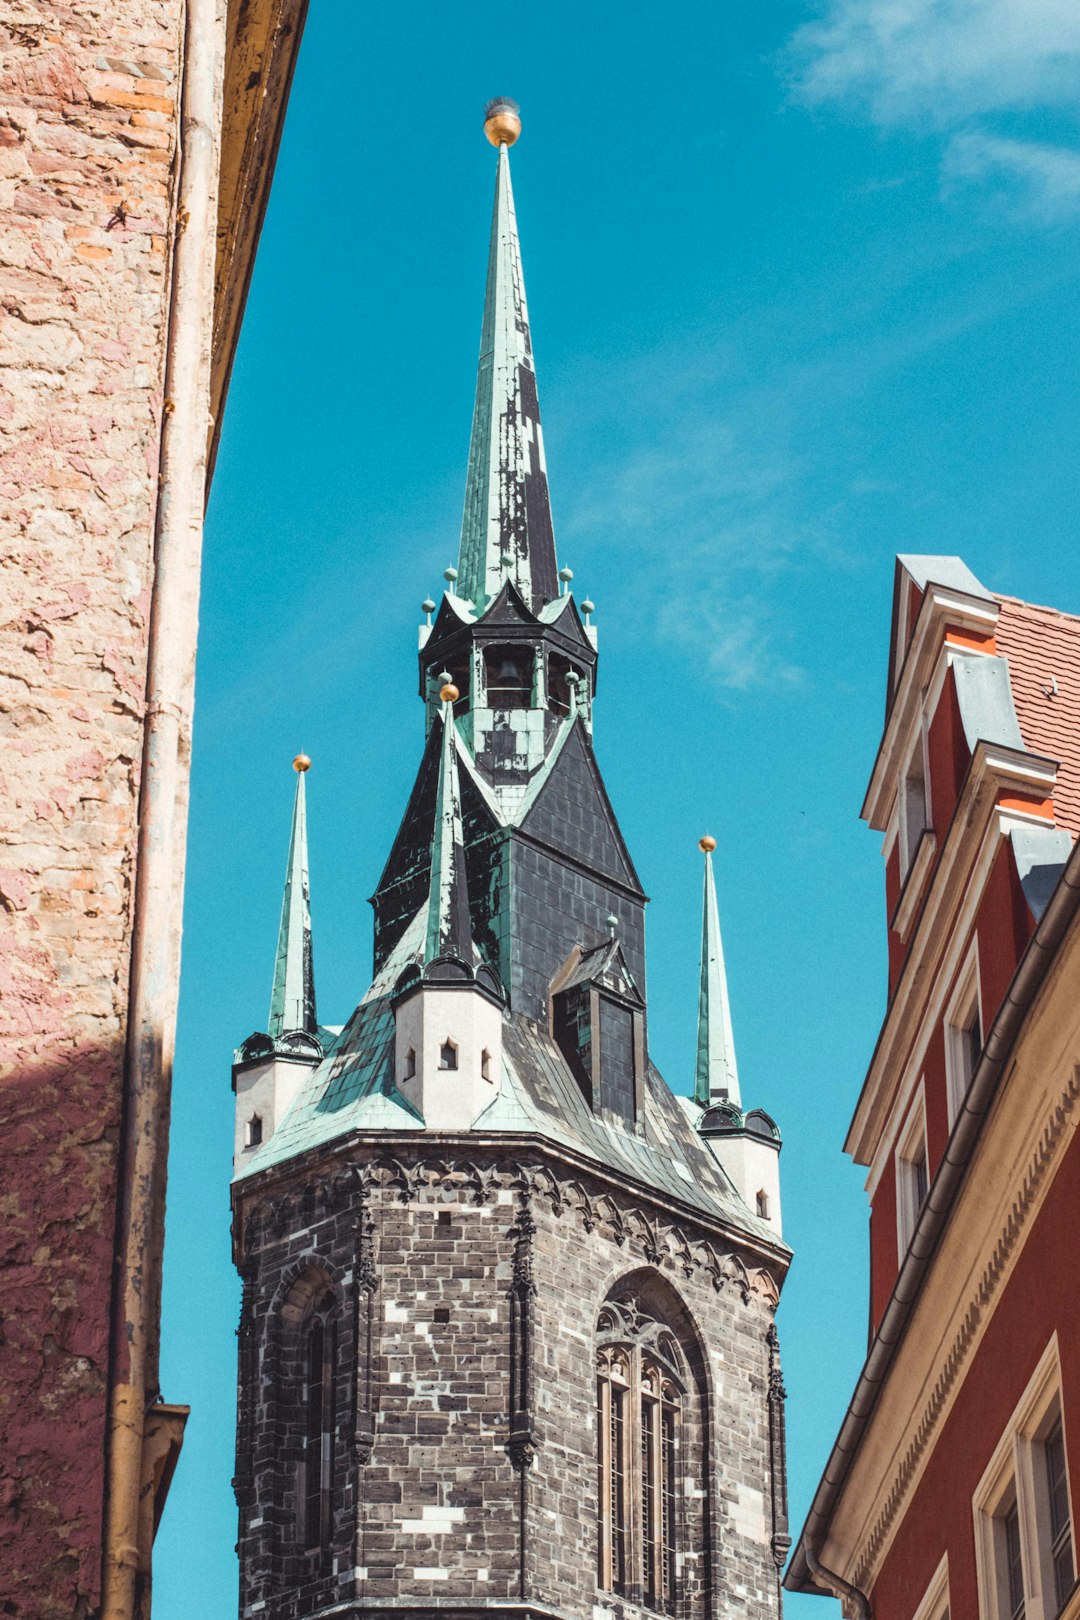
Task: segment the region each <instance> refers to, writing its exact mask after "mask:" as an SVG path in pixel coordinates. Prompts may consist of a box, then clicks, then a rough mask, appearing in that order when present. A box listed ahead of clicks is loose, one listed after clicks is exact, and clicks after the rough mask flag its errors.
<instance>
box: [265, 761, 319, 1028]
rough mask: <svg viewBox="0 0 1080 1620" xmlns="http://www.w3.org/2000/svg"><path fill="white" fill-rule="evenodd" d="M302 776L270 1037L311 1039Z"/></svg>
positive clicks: (276, 962) (308, 901)
mask: <svg viewBox="0 0 1080 1620" xmlns="http://www.w3.org/2000/svg"><path fill="white" fill-rule="evenodd" d="M304 776H305V773H304V772H302V771H299V772H297V777H296V798H295V800H294V802H293V817H292V832H291V834H290V836H289V863H288V866H287V867H286V869H285V895H284V898H283V900H282V902H281V923H280V925H279V927H278V942H277V956H276V957H275V959H274V988H273V991H272V992H271V995H270V1019H269V1022H268V1023H267V1026H266V1032H267V1034H268V1035H271V1036H273V1038H274V1039H275V1040H279V1039H280V1038H281V1036H282V1035H286V1034H291V1033H293V1032H295V1031H296V1030H304V1031H305V1032H306V1033H307V1034H309V1035H314V1034H315V1032H316V1030H317V1028H318V1025H317V1023H316V1020H315V968H314V964H313V961H312V952H311V891H310V888H309V885H308V851H307V800H306V798H305V792H304Z"/></svg>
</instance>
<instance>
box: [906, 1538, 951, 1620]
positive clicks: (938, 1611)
mask: <svg viewBox="0 0 1080 1620" xmlns="http://www.w3.org/2000/svg"><path fill="white" fill-rule="evenodd" d="M911 1620H949V1555H948V1553H943V1554H942V1558H941V1563H940V1564H939V1565H938V1567H937V1569H935V1571H934V1573H933V1575H931V1577H930V1584H929V1585H928V1586H927V1588H926V1591H925V1592H924V1593H923V1595H922V1598H921V1600H920V1602H919V1607H918V1608H917V1609H916V1610H915V1613H914V1614H913V1615H912V1617H911Z"/></svg>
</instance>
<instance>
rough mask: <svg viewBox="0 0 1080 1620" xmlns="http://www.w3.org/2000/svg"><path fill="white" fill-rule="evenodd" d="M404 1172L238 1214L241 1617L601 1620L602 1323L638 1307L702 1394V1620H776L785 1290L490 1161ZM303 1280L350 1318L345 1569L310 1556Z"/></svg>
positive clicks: (697, 1465)
mask: <svg viewBox="0 0 1080 1620" xmlns="http://www.w3.org/2000/svg"><path fill="white" fill-rule="evenodd" d="M395 1146H396V1148H397V1149H398V1150H400V1151H401V1159H400V1160H393V1161H391V1160H388V1159H384V1160H382V1161H381V1162H380V1161H379V1160H375V1161H373V1160H372V1159H371V1158H370V1156H365V1155H364V1154H363V1152H362V1150H361V1152H360V1153H358V1154H357V1155H356V1156H355V1157H354V1158H353V1159H352V1162H351V1163H345V1162H343V1159H342V1158H340V1157H339V1158H336V1159H335V1161H334V1163H333V1164H332V1165H331V1166H329V1167H320V1166H319V1165H317V1164H310V1165H307V1166H304V1167H299V1166H298V1167H296V1168H295V1170H294V1171H293V1172H292V1175H293V1177H294V1178H296V1179H293V1180H292V1184H291V1185H289V1184H285V1185H281V1186H279V1187H278V1188H277V1189H273V1190H271V1191H270V1192H269V1195H268V1196H266V1197H263V1196H261V1195H260V1189H259V1188H258V1187H257V1186H256V1187H250V1188H247V1189H243V1190H241V1192H240V1196H239V1210H238V1214H239V1223H240V1230H241V1234H242V1237H241V1267H242V1270H243V1273H244V1276H245V1307H244V1315H243V1320H242V1323H241V1335H240V1417H239V1433H238V1466H237V1495H238V1499H239V1503H240V1556H241V1612H242V1613H244V1614H250V1613H252V1612H256V1611H257V1612H259V1613H263V1612H265V1613H266V1614H267V1615H268V1616H270V1617H271V1620H297V1617H301V1616H304V1615H308V1614H310V1613H312V1612H313V1611H314V1610H315V1609H317V1608H319V1607H320V1606H321V1605H325V1604H328V1603H331V1602H340V1603H344V1604H346V1605H347V1604H348V1603H349V1600H350V1599H362V1601H363V1605H364V1612H365V1613H367V1612H373V1613H379V1612H381V1611H380V1601H382V1602H385V1603H386V1604H387V1605H388V1606H389V1605H391V1604H392V1605H394V1609H395V1612H398V1613H400V1612H401V1610H402V1606H404V1608H405V1610H406V1611H407V1612H409V1613H410V1614H413V1615H414V1616H419V1615H422V1614H427V1613H430V1612H433V1608H432V1605H433V1603H434V1601H435V1600H437V1601H438V1602H439V1604H440V1605H441V1606H445V1605H447V1604H451V1605H455V1606H456V1607H457V1609H458V1612H460V1613H462V1614H466V1613H469V1612H471V1605H474V1604H479V1603H480V1602H481V1601H483V1602H485V1603H486V1604H487V1605H489V1606H490V1605H492V1604H494V1605H496V1606H497V1605H498V1604H499V1603H500V1602H501V1601H507V1602H509V1601H520V1600H521V1599H522V1598H524V1599H525V1601H526V1602H532V1603H542V1604H547V1605H549V1606H551V1607H552V1608H554V1609H556V1610H558V1611H559V1612H560V1613H563V1614H566V1615H569V1616H574V1617H575V1620H576V1617H580V1620H591V1616H592V1614H593V1608H594V1604H595V1602H596V1567H597V1517H596V1501H597V1488H596V1469H597V1461H596V1443H597V1441H596V1418H595V1401H596V1359H595V1358H596V1327H597V1317H598V1313H599V1311H600V1308H601V1306H602V1305H603V1303H604V1301H605V1300H606V1299H607V1298H608V1296H609V1295H610V1294H611V1292H612V1290H613V1289H615V1290H616V1291H618V1287H619V1285H620V1283H622V1284H627V1283H628V1282H629V1283H630V1284H631V1285H632V1286H633V1288H634V1290H635V1291H636V1292H639V1293H640V1294H641V1295H642V1297H643V1298H646V1299H650V1300H653V1301H655V1302H657V1304H656V1308H657V1309H658V1310H659V1311H660V1312H661V1314H662V1315H663V1316H664V1318H665V1320H666V1321H667V1322H668V1323H669V1325H670V1326H672V1327H673V1329H674V1331H675V1332H676V1334H677V1335H678V1337H679V1339H680V1342H681V1343H682V1344H683V1346H684V1347H685V1352H686V1356H687V1362H688V1365H689V1367H690V1370H691V1379H690V1384H689V1386H688V1399H687V1405H686V1410H685V1413H684V1429H683V1442H682V1458H683V1463H682V1468H683V1473H682V1477H681V1479H680V1499H681V1511H682V1513H683V1530H682V1535H681V1540H682V1543H683V1556H682V1559H681V1568H680V1578H679V1584H680V1591H681V1596H680V1602H679V1607H678V1611H677V1612H678V1615H679V1617H680V1620H706V1617H709V1620H712V1617H714V1616H718V1615H725V1616H727V1615H739V1616H742V1615H745V1616H747V1617H748V1620H775V1616H776V1615H777V1613H778V1601H777V1582H776V1567H775V1564H774V1562H773V1558H772V1553H771V1547H770V1532H771V1525H772V1521H771V1497H770V1492H771V1488H772V1478H771V1471H770V1454H769V1428H768V1411H767V1391H768V1367H769V1351H768V1345H767V1342H766V1335H767V1333H768V1329H769V1325H770V1323H771V1320H772V1311H773V1306H774V1303H775V1297H776V1296H775V1287H774V1284H773V1281H772V1280H771V1279H769V1278H768V1277H767V1276H766V1275H765V1273H764V1272H762V1271H755V1270H754V1269H753V1266H752V1265H751V1264H750V1257H749V1256H747V1257H746V1264H744V1261H743V1259H741V1258H740V1257H739V1256H738V1255H737V1254H733V1253H731V1252H730V1251H729V1250H725V1248H724V1247H723V1246H722V1245H718V1244H717V1243H716V1242H715V1235H714V1241H713V1242H712V1243H710V1241H709V1238H708V1235H707V1234H706V1233H704V1232H703V1231H702V1230H701V1229H700V1228H699V1227H697V1226H696V1224H695V1223H694V1222H693V1221H692V1220H691V1221H689V1222H688V1223H687V1224H685V1225H684V1224H682V1223H680V1222H671V1221H665V1220H664V1219H663V1218H661V1217H659V1216H658V1212H656V1211H646V1210H643V1209H642V1208H641V1207H640V1205H639V1204H638V1202H637V1201H636V1199H635V1197H634V1196H633V1195H632V1194H630V1193H629V1192H628V1193H626V1194H625V1195H623V1194H616V1195H612V1194H611V1193H610V1190H609V1192H608V1195H607V1196H605V1193H604V1189H603V1188H601V1187H599V1186H596V1185H593V1184H592V1183H591V1182H590V1180H589V1178H583V1179H581V1180H578V1181H575V1182H574V1183H572V1184H569V1183H567V1182H565V1181H562V1180H559V1179H556V1178H554V1177H553V1176H551V1175H549V1174H548V1173H547V1172H545V1171H544V1169H543V1168H542V1167H541V1165H540V1163H539V1162H537V1163H536V1165H534V1166H533V1167H531V1168H526V1169H525V1170H524V1171H523V1170H522V1169H521V1168H520V1167H518V1166H515V1165H514V1164H512V1163H509V1162H507V1161H506V1160H505V1159H503V1160H502V1161H501V1162H498V1161H496V1160H494V1159H493V1158H492V1157H491V1151H490V1150H488V1151H487V1152H486V1153H485V1151H484V1150H483V1149H481V1150H480V1151H479V1152H478V1153H477V1154H476V1155H473V1156H472V1157H471V1158H470V1160H469V1162H467V1163H466V1162H464V1161H463V1160H462V1159H458V1158H455V1157H454V1156H451V1157H450V1158H449V1159H446V1160H442V1161H440V1162H433V1161H428V1162H424V1161H423V1160H422V1159H418V1158H413V1157H411V1156H410V1152H411V1153H415V1152H416V1151H417V1150H416V1149H412V1150H410V1149H409V1148H407V1147H405V1146H404V1145H403V1144H401V1143H398V1144H395ZM526 1190H527V1191H528V1196H527V1199H526V1200H525V1201H524V1202H523V1194H524V1193H525V1192H526ZM524 1209H527V1211H528V1216H527V1218H526V1219H525V1221H524V1223H523V1210H524ZM748 1265H749V1266H750V1269H749V1270H748V1269H747V1267H748ZM523 1270H524V1271H525V1272H528V1273H530V1274H531V1284H532V1289H534V1290H535V1292H530V1293H529V1299H530V1304H529V1324H528V1326H529V1331H528V1334H527V1335H526V1337H525V1338H524V1339H523V1338H522V1335H521V1332H520V1327H519V1329H518V1331H517V1333H516V1334H515V1331H514V1328H513V1327H512V1324H511V1315H512V1312H511V1294H512V1292H513V1289H514V1287H515V1280H516V1285H517V1286H518V1287H519V1288H520V1287H521V1286H522V1274H523ZM305 1277H307V1278H316V1277H319V1278H324V1279H327V1280H329V1281H330V1283H331V1284H332V1286H333V1287H334V1288H335V1290H336V1292H337V1297H338V1320H339V1341H338V1343H339V1353H338V1365H339V1368H340V1369H341V1376H340V1379H339V1383H338V1388H337V1392H336V1404H335V1445H334V1457H335V1464H334V1492H333V1498H334V1504H335V1513H334V1534H333V1547H332V1550H331V1551H330V1553H329V1554H328V1555H327V1556H326V1557H325V1558H324V1559H323V1560H321V1561H320V1560H319V1558H318V1557H317V1555H309V1554H306V1553H303V1552H301V1551H299V1549H298V1546H297V1539H296V1528H295V1527H296V1524H297V1516H298V1506H297V1500H296V1481H297V1477H298V1470H297V1463H298V1460H299V1456H300V1451H299V1438H300V1433H301V1427H302V1423H303V1394H302V1390H303V1377H302V1372H301V1368H300V1363H299V1361H298V1359H297V1350H296V1346H297V1342H298V1340H297V1334H296V1329H295V1326H294V1325H293V1324H291V1323H290V1322H289V1321H288V1320H287V1317H288V1314H289V1313H288V1311H287V1309H284V1307H286V1306H287V1303H288V1301H289V1300H290V1299H294V1300H295V1299H297V1298H299V1297H301V1295H302V1291H303V1288H304V1286H305V1285H304V1283H303V1279H304V1278H305ZM298 1286H299V1290H300V1293H299V1294H298V1292H297V1291H298ZM309 1286H310V1285H309ZM526 1343H527V1346H528V1349H527V1354H528V1365H529V1393H528V1399H527V1407H528V1410H527V1413H526V1418H527V1428H528V1431H529V1433H528V1435H527V1437H526V1438H527V1441H531V1442H532V1444H533V1445H535V1458H534V1460H533V1462H532V1466H531V1467H528V1468H526V1470H525V1472H524V1475H523V1474H522V1473H521V1472H520V1471H519V1469H518V1467H516V1466H515V1459H514V1455H513V1449H514V1448H513V1446H512V1444H511V1441H512V1432H511V1431H512V1417H511V1414H512V1411H513V1409H514V1407H515V1405H516V1401H515V1396H514V1393H513V1392H514V1391H515V1390H520V1389H521V1387H522V1385H521V1383H520V1358H521V1356H522V1354H523V1348H522V1347H523V1344H526ZM523 1482H524V1490H523ZM354 1570H355V1571H356V1572H357V1577H356V1579H355V1581H354V1578H353V1571H354ZM606 1607H607V1608H609V1609H610V1612H611V1613H612V1614H613V1615H622V1616H627V1617H630V1616H640V1615H641V1614H643V1613H644V1611H643V1610H641V1609H639V1608H636V1607H635V1606H634V1605H632V1604H630V1603H627V1602H621V1601H618V1600H614V1599H612V1600H608V1601H607V1603H606ZM342 1612H351V1611H350V1610H348V1609H346V1610H344V1611H342ZM387 1612H389V1607H388V1610H387ZM496 1612H497V1609H496Z"/></svg>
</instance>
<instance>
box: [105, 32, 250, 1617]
mask: <svg viewBox="0 0 1080 1620" xmlns="http://www.w3.org/2000/svg"><path fill="white" fill-rule="evenodd" d="M224 60H225V3H224V0H188V3H187V8H186V13H185V17H184V47H183V66H182V86H181V111H180V136H179V143H178V162H179V183H178V190H177V199H176V216H175V217H176V224H175V236H174V244H173V260H172V289H171V297H170V307H169V327H168V334H167V338H166V354H165V396H166V397H165V403H164V408H163V414H162V427H161V462H160V474H159V498H158V510H157V525H156V534H155V542H154V574H153V587H152V595H151V605H150V637H149V649H148V657H147V685H146V716H145V726H144V734H143V757H142V776H141V784H140V800H139V836H138V862H137V867H136V877H135V897H134V919H133V930H132V947H131V976H130V986H129V992H128V1024H127V1052H126V1064H125V1076H124V1113H123V1127H122V1136H121V1150H120V1154H121V1157H120V1171H119V1174H120V1203H119V1209H118V1215H117V1242H116V1261H115V1270H114V1276H113V1300H112V1318H111V1320H112V1344H111V1356H110V1379H109V1383H110V1394H109V1417H108V1432H107V1452H106V1459H107V1460H106V1482H105V1546H104V1557H103V1568H102V1609H101V1615H102V1620H134V1617H136V1616H144V1615H147V1614H148V1613H149V1604H150V1547H149V1545H148V1544H147V1542H148V1534H147V1529H146V1526H147V1524H148V1523H150V1524H151V1525H152V1523H153V1515H149V1514H147V1512H146V1504H145V1501H144V1498H146V1497H147V1495H148V1494H150V1493H152V1492H154V1491H155V1477H157V1478H158V1480H160V1476H161V1466H160V1462H158V1463H157V1464H156V1465H155V1463H154V1461H153V1459H150V1458H148V1456H147V1449H148V1448H147V1440H148V1432H147V1431H148V1426H147V1421H146V1420H147V1408H148V1406H152V1403H154V1402H155V1401H156V1400H157V1399H158V1350H159V1343H158V1340H159V1325H160V1307H161V1261H162V1247H163V1243H164V1234H165V1174H166V1153H167V1148H168V1127H169V1106H170V1096H171V1088H172V1064H173V1051H174V1044H175V1035H176V1009H177V997H178V988H179V967H180V926H181V901H182V894H183V875H184V857H185V848H186V839H187V808H188V782H189V767H190V758H191V718H192V705H193V700H194V685H195V645H196V638H197V634H198V607H199V571H200V564H201V556H202V530H203V509H204V506H205V501H206V480H207V445H208V441H209V430H210V405H209V401H210V356H211V343H212V330H213V311H214V264H215V252H216V237H217V193H218V170H219V157H220V131H221V100H222V81H223V73H224ZM163 1410H165V1411H169V1410H170V1409H163ZM156 1427H160V1425H157V1426H156ZM151 1438H152V1436H151ZM178 1443H179V1442H178V1440H177V1445H178ZM157 1444H158V1442H157V1441H156V1440H155V1442H154V1447H156V1446H157ZM154 1447H151V1449H154ZM166 1483H167V1482H166ZM140 1524H141V1525H142V1530H141V1532H140ZM150 1534H151V1536H152V1530H151V1532H150Z"/></svg>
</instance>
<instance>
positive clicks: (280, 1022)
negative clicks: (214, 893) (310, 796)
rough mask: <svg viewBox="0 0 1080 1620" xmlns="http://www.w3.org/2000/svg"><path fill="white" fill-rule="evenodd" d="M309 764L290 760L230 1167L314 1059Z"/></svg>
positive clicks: (268, 1125) (238, 1071)
mask: <svg viewBox="0 0 1080 1620" xmlns="http://www.w3.org/2000/svg"><path fill="white" fill-rule="evenodd" d="M310 769H311V760H310V759H309V758H308V756H307V754H297V756H296V758H295V759H294V760H293V770H294V771H295V772H296V796H295V798H294V800H293V817H292V830H291V832H290V834H289V859H288V863H287V865H286V867H285V893H284V896H283V898H282V902H281V922H280V923H279V925H278V942H277V954H276V956H275V958H274V984H273V989H272V990H271V992H270V1016H269V1018H268V1019H267V1027H266V1030H265V1032H259V1033H256V1034H254V1035H249V1036H248V1038H247V1040H246V1041H244V1042H243V1044H242V1045H241V1046H240V1048H239V1049H238V1051H237V1053H236V1057H235V1060H234V1062H233V1071H232V1078H233V1091H234V1092H235V1093H236V1136H235V1144H234V1150H233V1165H234V1168H235V1169H236V1170H239V1169H241V1167H242V1166H243V1165H244V1164H245V1162H246V1161H247V1160H248V1159H250V1158H251V1156H252V1154H253V1153H254V1152H255V1151H256V1150H257V1149H258V1148H259V1147H261V1146H262V1144H263V1142H266V1141H268V1140H269V1138H270V1137H271V1136H272V1135H273V1133H274V1131H275V1130H276V1128H277V1126H278V1124H279V1123H280V1122H281V1120H282V1118H283V1117H284V1114H285V1112H286V1110H287V1108H288V1107H289V1105H290V1104H291V1102H292V1101H293V1098H294V1097H295V1096H296V1094H297V1092H298V1091H299V1090H300V1087H301V1085H302V1084H303V1081H304V1077H305V1075H306V1074H307V1072H308V1070H309V1069H311V1068H313V1067H314V1065H315V1064H316V1063H318V1061H319V1059H320V1058H321V1057H322V1043H321V1041H320V1040H319V1036H318V1027H319V1026H318V1022H317V1020H316V1015H315V969H314V963H313V953H312V945H311V891H310V886H309V882H308V849H307V801H306V797H305V791H304V782H305V779H306V776H307V773H308V771H309V770H310Z"/></svg>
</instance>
